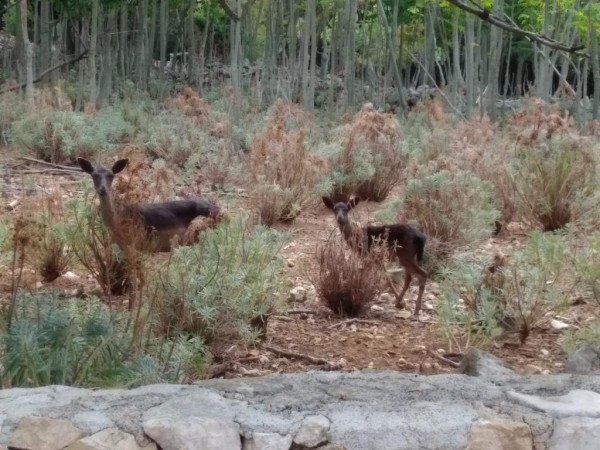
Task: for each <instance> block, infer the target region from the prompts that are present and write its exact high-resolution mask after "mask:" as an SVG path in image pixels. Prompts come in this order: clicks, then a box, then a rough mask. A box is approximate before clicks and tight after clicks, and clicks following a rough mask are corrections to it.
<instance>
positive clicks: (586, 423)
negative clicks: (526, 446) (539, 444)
mask: <svg viewBox="0 0 600 450" xmlns="http://www.w3.org/2000/svg"><path fill="white" fill-rule="evenodd" d="M599 443H600V419H590V418H589V417H567V418H566V419H558V420H556V421H555V423H554V433H552V437H551V438H550V445H549V447H548V450H597V449H598V446H599V445H600V444H599Z"/></svg>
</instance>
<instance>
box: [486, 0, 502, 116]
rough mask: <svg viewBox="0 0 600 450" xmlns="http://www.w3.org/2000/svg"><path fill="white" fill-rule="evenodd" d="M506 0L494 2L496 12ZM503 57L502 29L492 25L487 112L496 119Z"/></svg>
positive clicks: (498, 12) (500, 10) (500, 9)
mask: <svg viewBox="0 0 600 450" xmlns="http://www.w3.org/2000/svg"><path fill="white" fill-rule="evenodd" d="M503 6H504V0H496V1H495V2H494V10H495V12H496V14H500V13H501V12H502V7H503ZM501 58H502V30H501V29H500V28H498V27H490V52H489V63H488V73H487V81H488V82H487V88H488V93H487V97H486V98H487V108H486V109H487V113H488V116H489V117H490V119H491V120H493V121H494V120H496V118H497V113H498V108H497V102H496V101H497V99H498V87H499V84H500V80H499V77H500V61H501Z"/></svg>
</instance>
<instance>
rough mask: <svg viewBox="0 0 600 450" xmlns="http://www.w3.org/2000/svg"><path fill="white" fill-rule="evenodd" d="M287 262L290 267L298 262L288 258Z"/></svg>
mask: <svg viewBox="0 0 600 450" xmlns="http://www.w3.org/2000/svg"><path fill="white" fill-rule="evenodd" d="M286 264H287V266H288V267H294V266H295V265H296V263H294V261H292V260H291V259H288V260H287V261H286Z"/></svg>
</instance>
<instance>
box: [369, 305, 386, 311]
mask: <svg viewBox="0 0 600 450" xmlns="http://www.w3.org/2000/svg"><path fill="white" fill-rule="evenodd" d="M371 311H373V312H382V311H385V309H384V308H383V306H379V305H371Z"/></svg>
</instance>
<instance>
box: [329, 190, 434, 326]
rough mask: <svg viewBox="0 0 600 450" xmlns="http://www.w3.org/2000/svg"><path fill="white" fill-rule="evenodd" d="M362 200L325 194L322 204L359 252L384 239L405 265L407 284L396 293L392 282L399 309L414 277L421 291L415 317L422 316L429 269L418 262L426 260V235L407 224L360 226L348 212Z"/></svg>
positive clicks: (403, 265)
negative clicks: (329, 210)
mask: <svg viewBox="0 0 600 450" xmlns="http://www.w3.org/2000/svg"><path fill="white" fill-rule="evenodd" d="M359 202H360V197H354V198H353V199H351V200H350V201H348V202H338V203H334V202H333V201H332V200H331V199H330V198H329V197H323V203H325V206H327V208H329V209H331V210H332V211H333V213H334V215H335V220H336V222H337V224H338V227H339V229H340V231H341V232H342V235H343V236H344V239H345V240H346V242H347V243H348V244H349V245H350V247H352V248H353V249H354V250H357V251H358V252H359V253H363V252H368V251H369V250H370V249H371V247H372V246H373V245H375V244H376V243H377V242H382V243H383V244H384V245H385V246H386V247H387V248H388V250H389V251H391V252H393V253H394V254H395V255H396V257H397V258H398V261H399V262H400V265H401V266H402V267H403V268H404V272H405V275H404V286H403V287H402V291H401V292H400V294H397V292H396V290H395V288H394V287H393V284H392V283H391V281H390V286H391V287H392V289H393V290H394V294H396V308H403V307H404V295H405V294H406V291H407V290H408V288H409V287H410V283H411V281H412V278H413V276H415V277H416V278H417V279H418V280H419V294H418V296H417V302H416V304H415V311H414V316H415V317H418V316H419V311H420V310H421V302H422V299H423V293H424V292H425V282H426V281H427V276H428V274H427V272H426V271H425V270H424V269H423V268H422V267H421V266H420V265H419V263H422V262H423V254H424V252H425V243H426V242H427V237H426V236H425V234H424V233H422V232H421V231H419V230H418V229H417V228H415V227H413V226H412V225H408V224H393V225H368V226H367V227H360V226H358V225H356V224H354V223H352V222H350V219H349V218H348V213H349V212H350V210H351V209H352V208H354V207H355V206H356V205H357V204H358V203H359Z"/></svg>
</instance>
